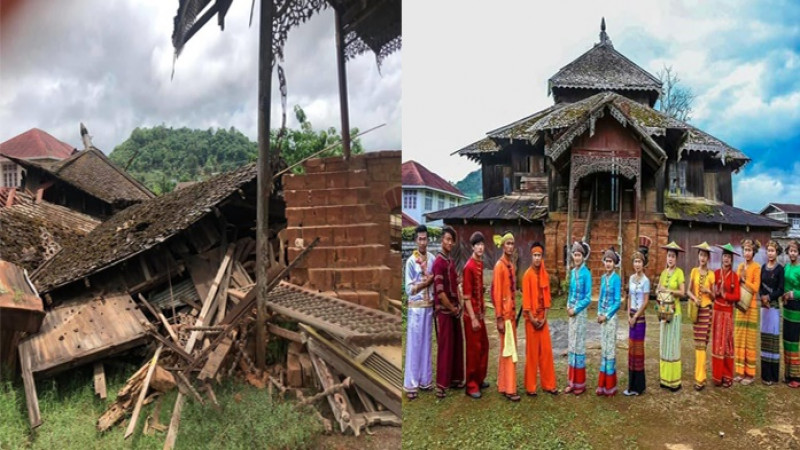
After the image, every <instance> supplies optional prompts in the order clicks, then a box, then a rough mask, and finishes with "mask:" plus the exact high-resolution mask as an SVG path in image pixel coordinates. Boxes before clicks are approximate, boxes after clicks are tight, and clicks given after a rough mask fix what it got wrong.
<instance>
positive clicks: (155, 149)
mask: <svg viewBox="0 0 800 450" xmlns="http://www.w3.org/2000/svg"><path fill="white" fill-rule="evenodd" d="M294 112H295V117H297V121H298V122H299V123H300V127H299V129H287V130H286V132H285V136H284V137H283V138H282V139H281V157H282V158H283V159H284V161H285V162H286V164H287V165H292V164H294V163H296V162H298V161H300V160H302V159H303V158H305V157H308V156H310V155H312V154H314V153H315V152H317V151H319V150H322V149H323V148H325V147H327V146H329V145H331V144H334V143H336V142H339V141H340V136H339V134H338V132H337V131H336V129H335V128H332V127H331V128H328V129H327V130H319V131H317V130H314V128H313V127H312V126H311V122H309V121H308V118H307V117H306V114H305V112H304V111H303V109H302V108H300V107H299V106H296V107H295V109H294ZM278 132H279V130H277V129H276V130H272V133H271V137H272V145H273V148H275V146H276V145H277V144H276V142H277V141H276V139H277V136H278ZM356 133H358V130H357V129H353V130H351V134H356ZM352 153H354V154H358V153H363V148H362V146H361V143H360V141H359V140H358V139H355V140H354V141H353V144H352ZM341 154H342V148H341V146H336V148H334V149H331V150H330V151H329V152H326V153H325V154H323V155H320V156H334V155H341ZM109 158H110V159H111V160H112V161H113V162H114V163H115V164H117V165H118V166H120V167H122V168H126V167H127V170H128V172H129V173H130V174H131V175H132V176H133V177H134V178H136V179H137V180H139V181H141V182H142V183H144V185H145V186H147V187H148V188H149V189H150V190H152V191H153V192H155V193H156V194H159V195H161V194H165V193H167V192H170V191H172V190H173V189H174V188H175V185H176V184H177V183H178V182H181V181H202V180H205V179H208V178H209V177H211V176H213V175H215V174H218V173H221V172H228V171H230V170H234V169H236V168H238V167H241V166H243V165H245V164H248V163H251V162H253V161H255V160H256V159H257V158H258V144H257V143H255V142H253V141H251V140H250V139H248V138H247V136H245V135H244V134H243V133H242V132H240V131H239V130H237V129H236V128H234V127H230V128H229V129H224V128H217V129H213V128H209V129H207V130H197V129H190V128H186V127H183V128H172V127H167V126H166V125H163V124H162V125H159V126H156V127H152V128H136V129H134V130H133V131H132V132H131V136H130V137H129V138H128V139H127V140H126V141H125V142H123V143H122V144H120V145H118V146H117V147H116V148H114V150H113V151H112V152H111V154H110V155H109Z"/></svg>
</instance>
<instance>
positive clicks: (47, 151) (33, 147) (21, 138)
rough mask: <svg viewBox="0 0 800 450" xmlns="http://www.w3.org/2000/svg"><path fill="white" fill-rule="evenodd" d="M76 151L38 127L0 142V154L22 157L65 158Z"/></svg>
mask: <svg viewBox="0 0 800 450" xmlns="http://www.w3.org/2000/svg"><path fill="white" fill-rule="evenodd" d="M74 151H75V147H73V146H71V145H69V144H67V143H66V142H62V141H59V140H58V139H56V138H54V137H53V136H52V135H50V134H49V133H47V132H45V131H42V130H40V129H38V128H31V129H30V130H28V131H26V132H24V133H22V134H19V135H17V136H14V137H13V138H11V139H9V140H7V141H5V142H3V143H2V144H0V154H3V155H8V156H12V157H14V158H20V159H64V158H69V156H70V155H72V153H73V152H74Z"/></svg>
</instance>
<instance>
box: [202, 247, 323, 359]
mask: <svg viewBox="0 0 800 450" xmlns="http://www.w3.org/2000/svg"><path fill="white" fill-rule="evenodd" d="M318 243H319V237H316V238H314V240H313V241H312V242H311V243H310V244H308V246H307V247H306V248H304V249H303V251H302V252H300V254H299V255H297V256H296V257H295V258H294V260H292V262H291V263H290V264H289V265H288V266H286V267H284V268H283V269H282V270H281V271H280V272H279V273H278V274H277V275H276V276H275V278H273V279H272V280H270V282H269V285H268V286H267V292H269V291H271V290H272V289H273V288H275V286H277V285H278V284H279V283H280V282H281V280H282V279H283V278H284V277H285V276H286V275H287V274H288V273H289V271H291V270H292V269H294V268H295V266H297V265H298V264H300V263H301V262H303V260H304V259H305V257H306V255H308V252H310V251H311V250H312V249H313V248H314V247H315V246H316V245H317V244H318ZM255 302H256V293H255V290H251V291H250V292H248V293H247V297H245V298H244V299H242V301H241V302H239V304H238V305H236V307H235V308H233V309H231V311H230V312H229V313H228V315H227V316H226V317H225V318H224V319H223V320H222V322H221V325H225V330H223V331H222V333H220V334H219V335H217V337H216V338H215V339H214V341H213V342H212V343H211V345H210V346H209V347H208V348H204V349H203V351H202V352H200V354H199V355H198V356H197V358H196V359H195V362H194V363H193V364H192V365H191V366H189V367H188V368H187V369H186V372H187V373H188V372H189V371H191V370H193V369H195V368H197V366H198V365H199V364H200V363H201V362H202V361H203V358H205V357H206V356H208V353H209V352H210V351H211V349H213V348H216V346H217V345H219V343H220V342H222V339H224V337H225V335H227V334H228V333H229V332H230V331H231V330H232V329H233V327H235V326H236V325H238V324H239V321H241V320H242V319H244V318H245V317H246V313H247V312H248V311H250V310H252V308H253V306H254V303H255ZM267 314H268V313H267ZM264 328H266V323H265V324H264ZM265 331H266V330H265ZM265 339H266V337H265ZM265 342H266V341H265Z"/></svg>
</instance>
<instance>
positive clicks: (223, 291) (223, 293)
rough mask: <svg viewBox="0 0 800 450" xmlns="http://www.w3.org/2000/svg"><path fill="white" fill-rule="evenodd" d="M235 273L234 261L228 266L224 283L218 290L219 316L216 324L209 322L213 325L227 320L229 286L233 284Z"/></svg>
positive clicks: (223, 279) (223, 278)
mask: <svg viewBox="0 0 800 450" xmlns="http://www.w3.org/2000/svg"><path fill="white" fill-rule="evenodd" d="M232 271H233V260H231V262H230V263H229V264H228V266H227V267H226V268H225V275H224V276H223V277H222V282H221V283H220V288H219V289H218V290H217V308H219V309H218V311H217V316H216V320H215V321H214V322H209V323H211V324H212V325H216V324H217V323H219V321H221V320H222V319H224V318H225V309H226V306H227V304H228V286H229V285H230V283H231V272H232Z"/></svg>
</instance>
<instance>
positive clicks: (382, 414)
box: [363, 411, 403, 427]
mask: <svg viewBox="0 0 800 450" xmlns="http://www.w3.org/2000/svg"><path fill="white" fill-rule="evenodd" d="M363 417H364V419H365V420H366V422H367V426H372V425H389V426H393V427H402V426H403V419H401V418H399V417H397V415H396V414H395V413H393V412H389V411H373V412H366V413H364V414H363Z"/></svg>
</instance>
